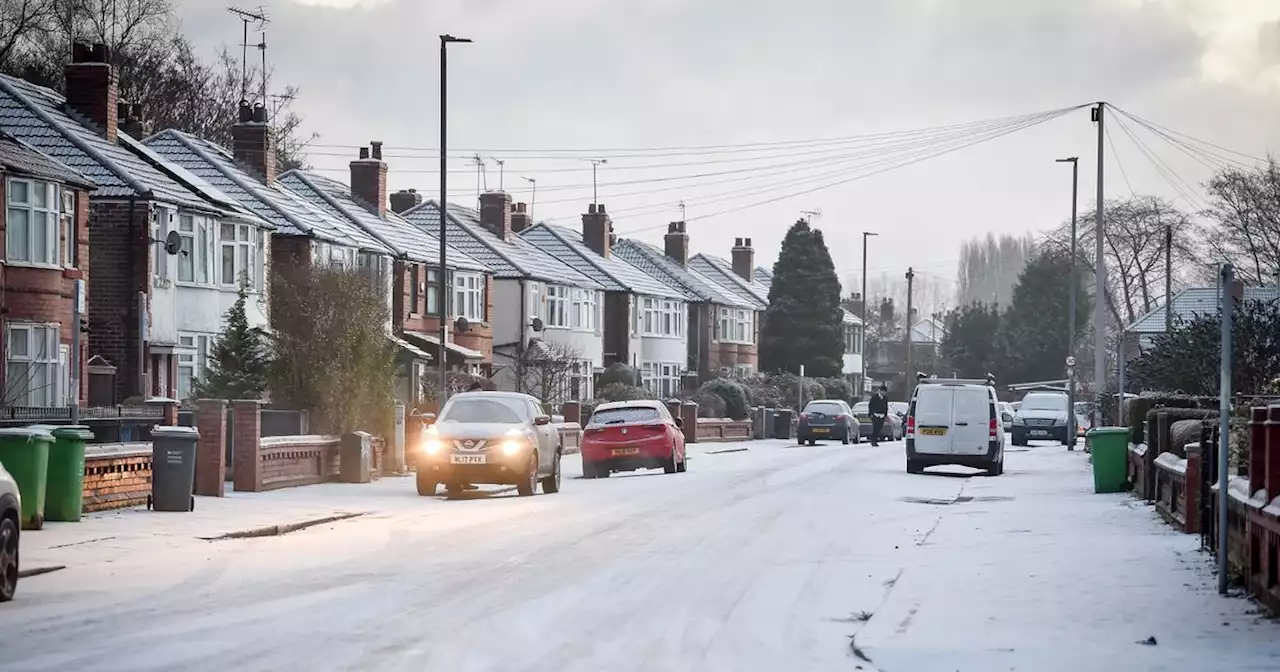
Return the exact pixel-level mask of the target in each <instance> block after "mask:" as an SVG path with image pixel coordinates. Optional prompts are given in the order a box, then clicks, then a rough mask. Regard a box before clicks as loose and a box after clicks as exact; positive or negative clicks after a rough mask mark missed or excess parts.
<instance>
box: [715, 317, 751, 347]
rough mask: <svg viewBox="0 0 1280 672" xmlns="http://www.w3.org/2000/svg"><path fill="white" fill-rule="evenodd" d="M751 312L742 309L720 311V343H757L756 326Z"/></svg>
mask: <svg viewBox="0 0 1280 672" xmlns="http://www.w3.org/2000/svg"><path fill="white" fill-rule="evenodd" d="M754 317H755V316H754V315H752V312H751V311H750V310H746V309H742V308H721V309H720V341H721V342H724V343H746V344H751V343H754V342H755V324H754V319H753V318H754Z"/></svg>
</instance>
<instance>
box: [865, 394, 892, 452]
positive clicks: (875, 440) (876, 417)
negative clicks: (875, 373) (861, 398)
mask: <svg viewBox="0 0 1280 672" xmlns="http://www.w3.org/2000/svg"><path fill="white" fill-rule="evenodd" d="M867 412H868V413H870V414H871V445H872V446H878V445H880V437H881V436H882V432H884V419H885V418H886V417H888V416H889V388H888V387H887V386H885V385H884V384H881V385H880V389H878V390H876V392H875V394H873V395H871V401H869V402H867Z"/></svg>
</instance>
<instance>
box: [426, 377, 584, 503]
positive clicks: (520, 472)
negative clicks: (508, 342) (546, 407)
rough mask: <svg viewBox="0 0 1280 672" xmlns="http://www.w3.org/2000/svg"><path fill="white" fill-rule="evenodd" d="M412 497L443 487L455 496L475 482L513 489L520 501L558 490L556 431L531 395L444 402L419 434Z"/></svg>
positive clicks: (464, 396)
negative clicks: (415, 492) (539, 488)
mask: <svg viewBox="0 0 1280 672" xmlns="http://www.w3.org/2000/svg"><path fill="white" fill-rule="evenodd" d="M421 450H422V455H421V457H420V458H419V460H418V494H419V495H424V496H425V495H433V494H435V491H436V486H437V485H439V484H441V483H443V484H445V487H446V488H447V489H448V491H449V492H450V493H457V492H460V491H461V490H463V489H465V488H466V487H467V486H469V485H471V484H476V483H484V484H494V485H514V486H516V490H517V492H518V493H519V494H520V496H522V497H528V496H530V495H532V494H533V493H534V492H535V491H536V489H537V486H538V484H539V483H541V485H542V492H544V493H546V494H552V493H555V492H559V491H560V458H561V452H562V446H561V445H560V430H559V429H557V428H556V427H555V426H553V425H552V424H551V416H549V415H546V414H545V413H544V412H543V410H542V404H541V402H539V401H538V400H537V399H535V398H534V397H531V396H529V395H527V394H518V393H515V392H487V391H477V392H463V393H461V394H456V395H454V396H452V397H450V398H449V401H447V402H445V405H444V408H442V409H440V416H439V417H438V418H437V419H436V420H435V422H433V423H432V424H431V425H430V426H429V427H427V429H426V431H425V432H424V433H423V439H422V447H421Z"/></svg>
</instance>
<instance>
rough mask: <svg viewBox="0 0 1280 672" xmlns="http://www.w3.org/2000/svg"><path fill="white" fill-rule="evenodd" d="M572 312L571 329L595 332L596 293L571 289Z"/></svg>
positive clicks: (589, 290) (588, 290)
mask: <svg viewBox="0 0 1280 672" xmlns="http://www.w3.org/2000/svg"><path fill="white" fill-rule="evenodd" d="M570 300H571V302H572V311H573V315H572V317H573V324H572V328H574V329H577V330H579V331H595V330H596V324H597V317H596V316H597V311H598V307H597V305H596V293H595V291H594V290H591V289H576V288H575V289H573V290H572V292H571V299H570Z"/></svg>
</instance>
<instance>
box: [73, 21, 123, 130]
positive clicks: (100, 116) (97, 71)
mask: <svg viewBox="0 0 1280 672" xmlns="http://www.w3.org/2000/svg"><path fill="white" fill-rule="evenodd" d="M63 74H64V76H65V77H66V86H67V107H70V108H71V109H73V110H75V111H76V112H78V113H79V114H80V115H82V116H84V117H86V118H87V119H88V120H89V122H90V123H92V124H93V126H94V127H95V130H97V131H98V133H101V134H102V135H103V137H105V138H106V139H107V142H112V143H114V142H115V141H116V132H117V130H119V119H120V117H119V114H120V112H119V110H118V109H117V107H116V105H117V104H118V103H119V96H120V77H119V75H117V74H116V71H115V68H113V67H111V52H110V50H108V49H107V45H105V44H95V45H92V46H90V45H88V44H84V43H80V42H77V43H76V44H75V45H73V46H72V48H71V63H70V64H68V65H67V67H66V69H65V70H64V71H63Z"/></svg>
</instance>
